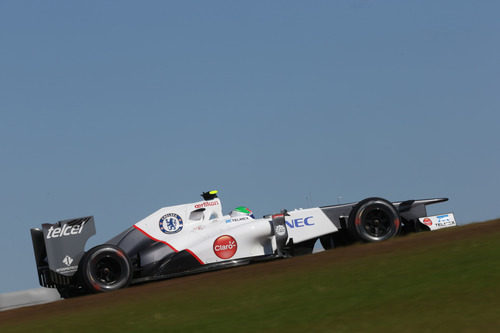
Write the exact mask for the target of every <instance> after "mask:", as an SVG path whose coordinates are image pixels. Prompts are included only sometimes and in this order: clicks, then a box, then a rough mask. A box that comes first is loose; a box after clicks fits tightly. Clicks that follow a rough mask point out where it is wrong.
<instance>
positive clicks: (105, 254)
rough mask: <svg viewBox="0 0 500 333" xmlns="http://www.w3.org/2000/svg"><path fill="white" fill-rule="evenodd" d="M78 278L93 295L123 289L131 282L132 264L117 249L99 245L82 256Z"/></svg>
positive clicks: (107, 245)
mask: <svg viewBox="0 0 500 333" xmlns="http://www.w3.org/2000/svg"><path fill="white" fill-rule="evenodd" d="M80 278H81V279H82V282H83V284H84V286H85V288H86V289H87V290H88V291H89V292H93V293H96V292H107V291H113V290H117V289H121V288H125V287H127V286H128V285H129V284H130V281H131V280H132V264H131V262H130V259H129V258H128V256H127V254H126V253H125V252H123V250H122V249H120V248H119V247H117V246H115V245H109V244H104V245H99V246H96V247H94V248H92V249H90V250H89V251H88V252H87V253H85V255H84V256H83V258H82V261H81V262H80Z"/></svg>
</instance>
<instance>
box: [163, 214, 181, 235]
mask: <svg viewBox="0 0 500 333" xmlns="http://www.w3.org/2000/svg"><path fill="white" fill-rule="evenodd" d="M183 224H184V223H183V222H182V218H181V217H180V216H179V215H177V214H175V213H170V214H167V215H163V216H162V218H161V219H160V230H161V231H162V232H163V233H165V234H175V233H177V232H179V231H181V230H182V226H183Z"/></svg>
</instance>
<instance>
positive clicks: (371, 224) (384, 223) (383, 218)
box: [362, 207, 393, 238]
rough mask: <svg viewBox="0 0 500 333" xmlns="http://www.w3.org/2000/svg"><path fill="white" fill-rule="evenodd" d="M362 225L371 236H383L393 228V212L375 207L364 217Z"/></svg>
mask: <svg viewBox="0 0 500 333" xmlns="http://www.w3.org/2000/svg"><path fill="white" fill-rule="evenodd" d="M362 227H363V229H364V231H365V232H366V233H367V234H368V235H369V236H371V237H374V238H382V237H384V236H386V235H387V234H389V233H390V232H391V231H392V229H393V220H392V218H391V214H389V213H388V212H387V211H385V210H384V209H382V208H380V207H374V208H373V209H371V210H369V211H368V212H366V214H365V216H364V217H363V218H362Z"/></svg>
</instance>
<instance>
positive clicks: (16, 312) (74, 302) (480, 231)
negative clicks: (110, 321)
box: [0, 220, 500, 323]
mask: <svg viewBox="0 0 500 333" xmlns="http://www.w3.org/2000/svg"><path fill="white" fill-rule="evenodd" d="M499 232H500V220H495V221H490V222H485V223H474V224H469V225H466V226H461V227H455V228H450V229H444V230H439V231H435V232H427V233H420V234H418V235H415V236H416V237H413V236H410V237H405V236H403V237H398V238H396V239H393V240H390V241H386V242H382V243H374V244H356V245H353V246H349V247H342V248H337V249H334V250H330V251H323V252H320V253H316V254H313V255H306V256H301V257H295V258H290V259H285V260H276V261H272V262H265V263H259V264H254V265H248V266H242V267H236V268H231V269H226V270H221V271H216V272H209V273H202V274H197V275H191V276H187V277H181V278H175V279H169V280H164V281H158V282H153V283H147V284H143V285H139V286H133V287H130V288H127V289H123V290H118V291H116V292H112V293H104V294H97V295H89V296H84V297H78V298H73V299H67V300H62V301H58V302H52V303H48V304H42V305H34V306H29V307H23V308H17V309H12V310H7V311H3V312H0V322H1V323H7V322H16V321H18V320H21V321H22V320H23V319H24V318H31V319H35V318H38V317H44V315H45V314H46V313H59V314H60V315H64V314H65V313H71V312H74V311H79V310H84V309H88V308H92V307H93V305H94V304H95V303H96V302H103V303H106V302H109V303H116V302H128V301H130V300H133V299H135V298H137V297H140V296H141V295H148V294H154V293H166V294H168V292H169V290H179V289H185V290H186V289H189V288H191V287H193V286H200V284H202V285H205V286H207V287H208V288H209V287H210V286H211V285H218V284H220V283H223V281H241V283H245V281H246V280H248V279H251V278H252V276H255V275H261V274H266V275H267V274H273V273H276V272H281V273H282V272H290V274H293V272H294V271H296V270H297V269H300V270H307V269H310V268H314V267H321V266H322V265H323V264H324V263H325V261H330V262H346V261H350V260H355V259H358V258H362V257H366V256H368V255H372V254H384V253H391V252H393V251H399V252H401V251H405V250H413V249H415V248H417V247H420V246H425V247H427V246H433V245H439V244H443V243H446V242H449V241H457V240H461V239H462V240H465V239H474V238H476V237H479V236H481V235H486V234H490V233H499Z"/></svg>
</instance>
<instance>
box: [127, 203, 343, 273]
mask: <svg viewBox="0 0 500 333" xmlns="http://www.w3.org/2000/svg"><path fill="white" fill-rule="evenodd" d="M169 218H170V219H173V220H174V223H177V226H176V227H172V231H169V230H167V229H166V227H165V220H166V219H167V220H168V219H169ZM179 221H181V222H179ZM179 224H181V227H179ZM134 227H135V228H136V229H138V230H140V231H142V232H143V233H144V234H146V235H147V236H148V237H150V238H151V239H154V240H156V241H160V242H162V243H164V244H167V245H168V246H169V247H170V248H172V250H174V251H175V252H179V251H182V250H186V251H188V252H190V253H191V254H192V255H193V256H194V257H195V258H196V259H197V260H198V261H199V262H200V263H202V264H209V263H215V262H220V261H224V260H229V259H231V260H233V259H241V258H248V257H255V256H264V255H272V254H274V253H275V252H276V249H277V246H276V239H275V236H274V233H273V229H272V225H271V218H263V219H253V218H251V217H249V216H239V217H231V216H229V215H223V213H222V205H221V202H220V200H219V199H218V198H216V199H213V200H209V201H200V202H195V203H192V204H185V205H178V206H170V207H164V208H161V209H159V210H157V211H156V212H154V213H153V214H151V215H149V216H148V217H146V218H144V219H143V220H141V221H139V222H137V223H136V224H135V225H134ZM286 227H287V231H288V239H290V238H293V241H294V243H299V242H302V241H306V240H309V239H313V238H317V237H319V236H321V235H325V234H329V233H332V232H335V231H337V228H336V227H335V225H334V224H333V223H332V222H331V221H330V220H329V219H328V217H327V216H326V215H325V214H324V213H323V212H322V211H321V209H319V208H310V209H300V210H294V211H291V212H289V216H287V217H286ZM179 229H180V230H179ZM224 236H227V237H224Z"/></svg>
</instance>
